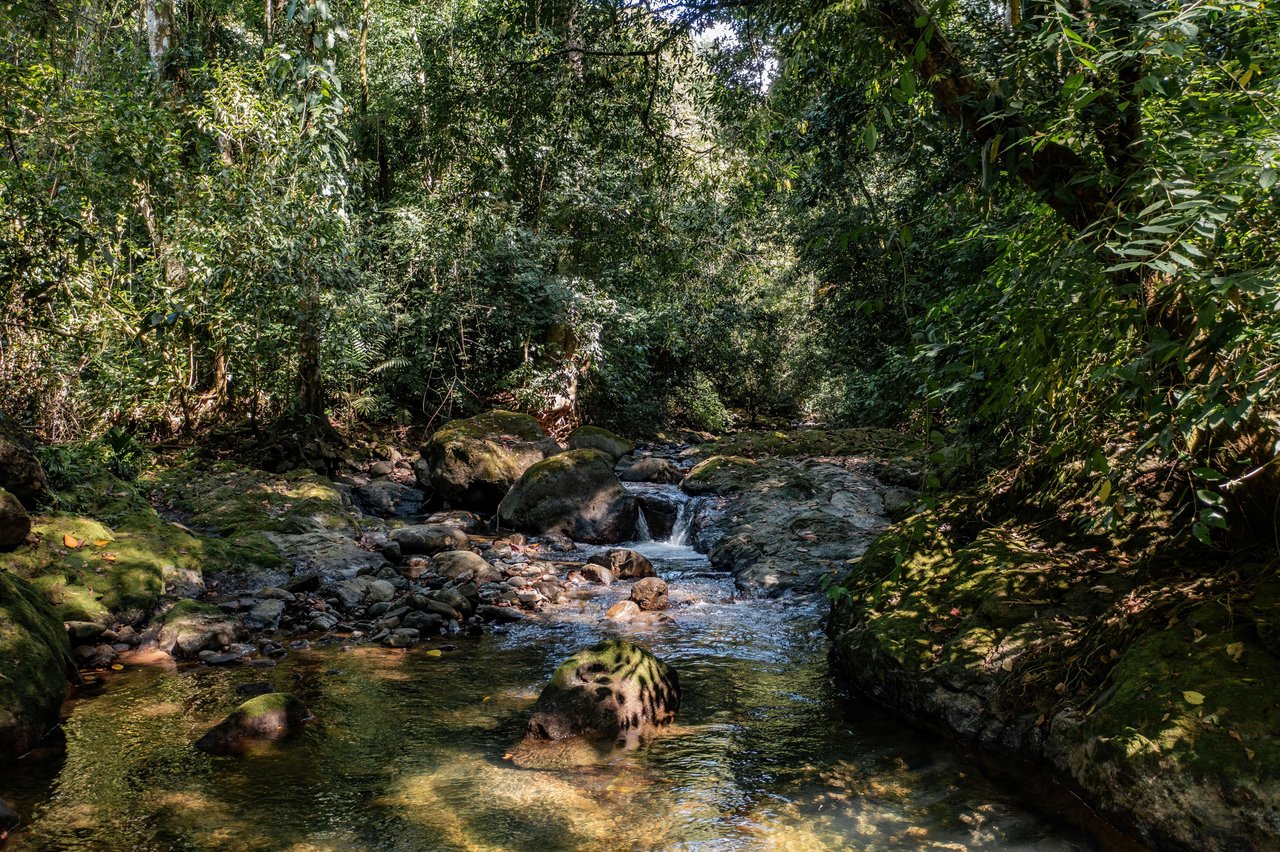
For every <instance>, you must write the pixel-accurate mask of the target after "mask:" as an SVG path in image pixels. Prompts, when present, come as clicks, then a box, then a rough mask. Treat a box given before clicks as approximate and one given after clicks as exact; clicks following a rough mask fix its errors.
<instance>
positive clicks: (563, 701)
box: [525, 640, 680, 746]
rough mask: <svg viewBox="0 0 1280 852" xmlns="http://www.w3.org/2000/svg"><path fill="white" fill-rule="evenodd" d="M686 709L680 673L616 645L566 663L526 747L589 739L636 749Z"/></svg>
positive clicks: (538, 709) (544, 696) (538, 708)
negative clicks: (545, 742) (681, 710)
mask: <svg viewBox="0 0 1280 852" xmlns="http://www.w3.org/2000/svg"><path fill="white" fill-rule="evenodd" d="M679 708H680V679H679V677H678V676H677V675H676V671H675V669H673V668H671V667H670V666H668V665H667V664H666V663H664V662H662V661H661V660H659V659H658V658H657V657H655V656H654V655H653V654H651V653H649V651H647V650H645V649H644V648H641V647H640V646H639V645H634V644H632V643H630V642H622V641H618V640H610V641H606V642H601V643H599V644H597V645H593V646H592V647H590V648H588V649H586V650H584V651H579V652H578V653H577V654H574V655H573V656H572V657H570V658H569V659H568V660H565V662H563V663H562V664H561V665H560V667H559V668H557V669H556V670H555V673H554V674H553V675H552V676H551V680H550V682H549V683H548V684H547V685H546V686H545V687H544V688H543V690H542V693H541V694H540V695H539V696H538V701H537V703H536V704H535V705H534V707H533V714H532V715H531V716H530V718H529V726H528V731H527V734H526V736H525V740H526V743H528V742H530V741H532V742H533V743H536V742H537V741H549V740H562V739H566V738H569V737H586V738H591V739H600V740H605V741H611V742H612V743H613V744H614V745H616V746H628V745H636V744H637V743H639V742H641V741H643V740H645V739H647V738H648V737H650V736H651V735H652V734H653V733H654V732H655V731H656V730H657V729H659V728H661V727H663V726H665V725H668V724H670V723H671V721H672V720H673V719H674V718H675V715H676V711H677V710H678V709H679Z"/></svg>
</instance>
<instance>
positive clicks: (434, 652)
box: [427, 648, 444, 657]
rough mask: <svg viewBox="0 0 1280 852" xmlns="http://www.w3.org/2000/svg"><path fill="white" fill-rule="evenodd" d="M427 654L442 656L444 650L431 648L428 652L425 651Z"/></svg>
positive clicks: (429, 655)
mask: <svg viewBox="0 0 1280 852" xmlns="http://www.w3.org/2000/svg"><path fill="white" fill-rule="evenodd" d="M427 656H428V657H443V656H444V651H441V650H440V649H439V648H432V649H431V650H430V651H428V652H427Z"/></svg>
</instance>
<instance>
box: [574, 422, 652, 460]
mask: <svg viewBox="0 0 1280 852" xmlns="http://www.w3.org/2000/svg"><path fill="white" fill-rule="evenodd" d="M635 448H636V445H635V444H633V443H631V442H630V441H628V440H627V439H626V438H623V437H621V436H619V435H615V434H613V433H612V432H610V431H609V430H608V429H601V428H600V427H599V426H580V427H578V428H577V429H576V430H574V433H573V434H572V435H570V436H569V449H571V450H599V451H600V452H602V453H608V454H609V455H611V456H613V458H614V459H615V460H617V459H620V458H622V457H623V456H625V455H626V454H627V453H629V452H631V451H632V450H634V449H635Z"/></svg>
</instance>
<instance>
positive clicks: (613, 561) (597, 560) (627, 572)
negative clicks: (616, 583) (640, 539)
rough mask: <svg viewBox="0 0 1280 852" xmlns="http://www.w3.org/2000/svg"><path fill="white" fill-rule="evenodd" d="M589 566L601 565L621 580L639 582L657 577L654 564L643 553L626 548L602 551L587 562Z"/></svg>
mask: <svg viewBox="0 0 1280 852" xmlns="http://www.w3.org/2000/svg"><path fill="white" fill-rule="evenodd" d="M587 562H588V564H591V565H601V566H603V567H605V568H608V569H609V570H610V572H612V574H613V576H614V577H617V578H618V579H620V580H638V579H640V578H641V577H656V576H658V572H657V571H655V570H653V563H652V562H650V561H649V559H648V557H646V556H645V555H644V554H643V553H637V552H635V551H634V550H627V549H626V548H625V547H614V548H610V549H609V550H602V551H600V552H599V553H597V554H596V555H595V556H592V557H591V558H590V559H589V560H587Z"/></svg>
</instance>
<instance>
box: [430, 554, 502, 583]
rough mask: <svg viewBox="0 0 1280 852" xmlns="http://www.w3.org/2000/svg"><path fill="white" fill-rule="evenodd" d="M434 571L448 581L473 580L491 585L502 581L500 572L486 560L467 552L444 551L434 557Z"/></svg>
mask: <svg viewBox="0 0 1280 852" xmlns="http://www.w3.org/2000/svg"><path fill="white" fill-rule="evenodd" d="M435 563H436V571H437V572H438V573H439V574H440V576H441V577H448V578H449V579H450V580H463V581H466V580H474V581H475V582H476V583H491V582H494V581H496V580H501V579H502V572H501V571H499V570H498V569H497V568H495V567H494V566H493V565H490V564H489V562H488V560H486V559H485V558H484V557H483V556H480V555H479V554H475V553H472V552H471V551H469V550H446V551H444V552H443V553H437V554H436V555H435Z"/></svg>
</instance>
